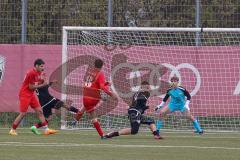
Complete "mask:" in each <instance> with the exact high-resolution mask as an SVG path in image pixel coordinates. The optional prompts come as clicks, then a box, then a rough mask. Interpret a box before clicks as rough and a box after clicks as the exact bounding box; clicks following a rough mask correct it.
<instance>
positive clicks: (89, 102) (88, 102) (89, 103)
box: [83, 98, 100, 113]
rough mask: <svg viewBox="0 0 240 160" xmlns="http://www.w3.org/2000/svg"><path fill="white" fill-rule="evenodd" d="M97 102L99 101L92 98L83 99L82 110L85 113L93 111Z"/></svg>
mask: <svg viewBox="0 0 240 160" xmlns="http://www.w3.org/2000/svg"><path fill="white" fill-rule="evenodd" d="M99 101H100V100H96V99H92V98H83V105H84V108H85V109H86V112H88V113H90V112H92V111H94V110H95V107H96V106H97V104H98V102H99Z"/></svg>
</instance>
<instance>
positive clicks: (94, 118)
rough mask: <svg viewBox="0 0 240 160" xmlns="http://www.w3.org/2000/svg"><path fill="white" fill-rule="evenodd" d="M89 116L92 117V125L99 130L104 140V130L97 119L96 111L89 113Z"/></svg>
mask: <svg viewBox="0 0 240 160" xmlns="http://www.w3.org/2000/svg"><path fill="white" fill-rule="evenodd" d="M89 114H90V116H91V119H92V123H93V126H94V128H95V129H96V130H97V132H98V134H99V136H100V137H101V138H103V130H102V128H101V125H100V123H99V121H98V119H97V116H96V112H95V110H93V111H91V112H89Z"/></svg>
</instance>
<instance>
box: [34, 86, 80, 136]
mask: <svg viewBox="0 0 240 160" xmlns="http://www.w3.org/2000/svg"><path fill="white" fill-rule="evenodd" d="M53 83H54V82H50V83H49V84H48V85H46V86H44V87H41V88H38V89H36V93H37V96H38V99H39V102H40V104H41V106H42V110H43V115H44V117H45V119H46V121H48V122H49V121H51V120H52V109H56V110H58V109H60V108H61V107H63V108H65V109H67V110H68V111H70V112H73V113H77V112H78V109H77V108H75V107H73V106H70V105H69V104H68V102H63V101H61V100H59V99H57V98H55V97H53V96H52V95H51V94H50V93H49V90H48V88H49V87H50V86H51V85H52V84H53ZM40 127H42V125H41V123H37V124H35V125H34V126H32V127H31V130H32V132H33V133H35V134H37V135H39V134H40V132H39V131H38V130H37V128H40Z"/></svg>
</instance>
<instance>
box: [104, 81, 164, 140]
mask: <svg viewBox="0 0 240 160" xmlns="http://www.w3.org/2000/svg"><path fill="white" fill-rule="evenodd" d="M149 90H150V85H149V83H148V82H146V81H143V82H142V83H141V90H140V91H139V92H137V93H135V94H134V95H133V100H132V105H131V106H130V107H129V109H128V117H129V120H130V124H131V128H124V129H121V130H120V131H116V132H111V133H108V134H106V135H105V136H104V137H105V138H112V137H116V136H120V135H130V134H132V135H134V134H137V133H138V130H139V127H140V125H141V124H147V125H149V128H150V130H151V131H152V134H153V136H154V138H155V139H162V137H161V136H160V135H159V133H158V132H157V131H156V126H155V122H154V119H152V118H150V117H147V116H144V115H143V114H144V111H145V110H146V109H148V108H149V106H146V103H147V100H148V98H149V97H150V93H149Z"/></svg>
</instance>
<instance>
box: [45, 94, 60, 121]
mask: <svg viewBox="0 0 240 160" xmlns="http://www.w3.org/2000/svg"><path fill="white" fill-rule="evenodd" d="M59 101H60V100H59V99H57V98H52V99H51V100H50V101H48V102H47V103H45V104H43V105H42V110H43V115H44V117H45V118H48V117H49V116H50V115H52V108H54V107H55V106H56V104H57V103H58V102H59Z"/></svg>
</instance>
